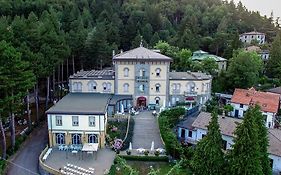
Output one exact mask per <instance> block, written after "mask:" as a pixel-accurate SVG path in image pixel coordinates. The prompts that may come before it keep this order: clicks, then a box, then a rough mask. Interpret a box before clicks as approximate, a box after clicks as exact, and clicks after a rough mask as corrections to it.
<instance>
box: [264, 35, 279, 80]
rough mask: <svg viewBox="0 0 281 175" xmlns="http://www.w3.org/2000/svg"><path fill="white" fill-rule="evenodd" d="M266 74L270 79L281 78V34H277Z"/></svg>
mask: <svg viewBox="0 0 281 175" xmlns="http://www.w3.org/2000/svg"><path fill="white" fill-rule="evenodd" d="M266 72H267V74H268V75H269V76H270V77H274V78H279V79H280V78H281V32H279V33H278V34H277V36H276V37H275V38H274V41H273V43H272V47H271V50H270V58H269V60H268V64H267V67H266Z"/></svg>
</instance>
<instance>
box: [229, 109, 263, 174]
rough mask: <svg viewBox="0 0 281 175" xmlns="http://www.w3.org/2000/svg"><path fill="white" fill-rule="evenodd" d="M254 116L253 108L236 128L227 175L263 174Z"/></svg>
mask: <svg viewBox="0 0 281 175" xmlns="http://www.w3.org/2000/svg"><path fill="white" fill-rule="evenodd" d="M256 114H257V113H256V111H255V109H254V108H249V109H248V111H247V112H246V113H245V115H244V120H243V122H242V123H241V124H240V125H238V126H237V128H236V131H235V133H234V134H235V135H236V137H235V138H234V143H235V144H234V145H233V150H231V152H230V155H229V165H230V167H229V171H230V173H229V174H244V175H253V174H255V175H261V174H263V168H262V165H261V161H260V157H261V154H260V146H259V143H260V142H259V139H260V138H259V133H258V132H259V129H258V127H257V123H256V117H257V116H256Z"/></svg>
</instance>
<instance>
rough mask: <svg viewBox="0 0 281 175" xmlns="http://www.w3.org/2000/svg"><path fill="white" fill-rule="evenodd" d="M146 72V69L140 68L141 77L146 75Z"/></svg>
mask: <svg viewBox="0 0 281 175" xmlns="http://www.w3.org/2000/svg"><path fill="white" fill-rule="evenodd" d="M145 73H146V72H145V69H140V77H144V76H145Z"/></svg>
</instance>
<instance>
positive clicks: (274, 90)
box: [267, 87, 281, 95]
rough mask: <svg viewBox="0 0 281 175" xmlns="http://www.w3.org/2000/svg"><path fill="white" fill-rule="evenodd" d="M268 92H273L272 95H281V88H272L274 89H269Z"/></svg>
mask: <svg viewBox="0 0 281 175" xmlns="http://www.w3.org/2000/svg"><path fill="white" fill-rule="evenodd" d="M267 91H268V92H271V93H275V94H279V95H281V87H276V88H272V89H269V90H267Z"/></svg>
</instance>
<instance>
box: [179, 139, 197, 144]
mask: <svg viewBox="0 0 281 175" xmlns="http://www.w3.org/2000/svg"><path fill="white" fill-rule="evenodd" d="M178 139H179V141H180V142H181V143H185V144H188V143H189V144H192V145H196V144H197V140H195V139H193V138H183V137H179V138H178Z"/></svg>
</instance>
